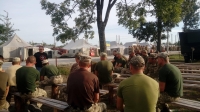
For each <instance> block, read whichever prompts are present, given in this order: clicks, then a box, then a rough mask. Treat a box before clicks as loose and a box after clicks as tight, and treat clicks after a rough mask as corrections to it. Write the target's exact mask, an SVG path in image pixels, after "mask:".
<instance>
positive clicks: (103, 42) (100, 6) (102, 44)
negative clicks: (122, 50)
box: [96, 0, 117, 52]
mask: <svg viewBox="0 0 200 112" xmlns="http://www.w3.org/2000/svg"><path fill="white" fill-rule="evenodd" d="M116 1H117V0H114V1H112V0H109V1H108V7H107V10H106V15H105V18H104V21H103V20H102V11H103V5H104V0H96V4H97V27H98V33H99V45H100V51H101V52H106V51H107V48H106V38H105V27H106V25H107V22H108V18H109V14H110V10H111V9H112V7H113V5H114V4H115V3H116Z"/></svg>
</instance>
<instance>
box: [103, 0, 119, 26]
mask: <svg viewBox="0 0 200 112" xmlns="http://www.w3.org/2000/svg"><path fill="white" fill-rule="evenodd" d="M116 1H117V0H114V1H113V2H112V0H109V2H108V7H107V10H106V16H105V18H104V28H105V27H106V25H107V22H108V18H109V14H110V10H111V9H112V7H113V5H114V4H115V3H116ZM111 2H112V3H111Z"/></svg>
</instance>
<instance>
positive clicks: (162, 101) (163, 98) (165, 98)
mask: <svg viewBox="0 0 200 112" xmlns="http://www.w3.org/2000/svg"><path fill="white" fill-rule="evenodd" d="M179 98H180V97H171V96H169V95H168V94H167V93H166V92H162V93H160V97H159V98H158V103H157V108H159V109H160V110H163V108H164V107H165V106H166V103H170V102H174V101H177V100H178V99H179Z"/></svg>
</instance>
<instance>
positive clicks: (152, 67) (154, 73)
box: [144, 63, 160, 81]
mask: <svg viewBox="0 0 200 112" xmlns="http://www.w3.org/2000/svg"><path fill="white" fill-rule="evenodd" d="M159 68H160V67H159V66H158V65H157V63H155V64H151V63H147V65H146V67H145V70H144V74H146V75H148V76H150V77H151V78H153V79H155V80H156V81H158V77H159V76H158V75H159Z"/></svg>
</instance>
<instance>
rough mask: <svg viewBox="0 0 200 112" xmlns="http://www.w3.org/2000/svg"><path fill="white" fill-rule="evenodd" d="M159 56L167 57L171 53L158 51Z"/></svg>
mask: <svg viewBox="0 0 200 112" xmlns="http://www.w3.org/2000/svg"><path fill="white" fill-rule="evenodd" d="M157 57H161V58H167V57H169V55H168V54H167V53H164V52H161V53H158V56H157Z"/></svg>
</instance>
